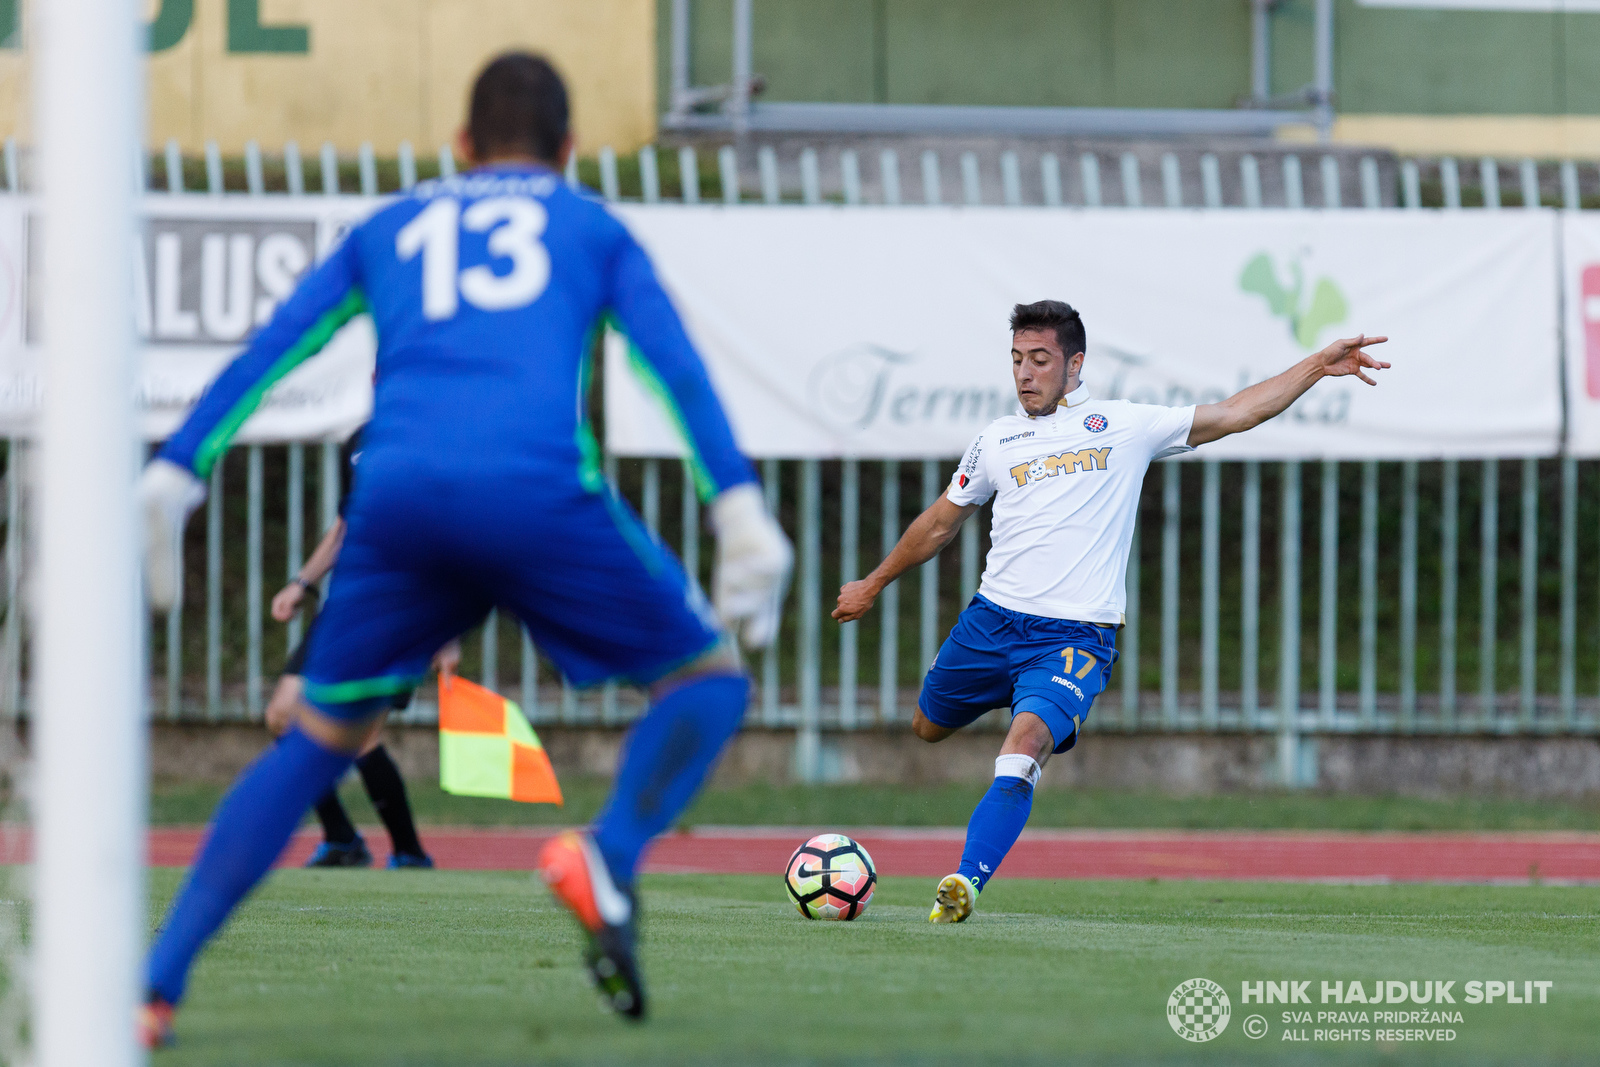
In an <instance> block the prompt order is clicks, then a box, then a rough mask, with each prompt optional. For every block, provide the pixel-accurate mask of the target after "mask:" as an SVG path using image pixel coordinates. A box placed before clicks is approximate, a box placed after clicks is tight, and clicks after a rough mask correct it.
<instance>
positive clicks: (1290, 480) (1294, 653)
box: [1278, 459, 1300, 788]
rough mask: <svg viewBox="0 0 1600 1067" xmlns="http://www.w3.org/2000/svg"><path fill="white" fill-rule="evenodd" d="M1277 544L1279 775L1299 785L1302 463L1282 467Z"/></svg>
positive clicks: (1284, 779) (1296, 461)
mask: <svg viewBox="0 0 1600 1067" xmlns="http://www.w3.org/2000/svg"><path fill="white" fill-rule="evenodd" d="M1280 506H1281V515H1280V517H1279V522H1280V525H1281V527H1282V529H1281V531H1280V536H1279V541H1278V555H1279V559H1278V574H1279V590H1278V595H1279V605H1280V608H1279V610H1280V612H1281V615H1282V617H1281V618H1280V619H1279V620H1278V622H1279V628H1278V635H1279V636H1278V773H1279V778H1280V781H1281V782H1282V783H1283V784H1284V785H1285V786H1288V787H1291V788H1292V787H1294V786H1297V785H1299V784H1300V775H1299V765H1300V461H1299V460H1294V459H1292V460H1289V461H1287V462H1285V463H1284V464H1283V492H1282V499H1281V501H1280Z"/></svg>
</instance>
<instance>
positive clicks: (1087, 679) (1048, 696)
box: [917, 596, 1117, 752]
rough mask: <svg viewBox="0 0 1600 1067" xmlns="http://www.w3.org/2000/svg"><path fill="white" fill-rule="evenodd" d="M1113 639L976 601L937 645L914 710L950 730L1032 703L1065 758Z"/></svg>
mask: <svg viewBox="0 0 1600 1067" xmlns="http://www.w3.org/2000/svg"><path fill="white" fill-rule="evenodd" d="M1115 635H1116V631H1115V630H1114V629H1113V628H1112V627H1110V626H1097V625H1095V624H1093V623H1087V622H1072V621H1068V620H1066V619H1047V618H1044V617H1042V616H1039V615H1025V614H1023V613H1022V612H1020V611H1011V610H1010V609H1008V608H1003V607H1001V606H1000V605H998V604H996V603H994V602H992V601H989V600H986V599H984V598H983V597H981V596H975V597H973V598H972V603H970V604H968V605H967V608H966V610H965V611H963V612H962V613H961V617H960V618H959V619H957V620H956V625H955V628H954V629H952V630H951V631H950V636H949V637H948V638H946V639H945V642H944V644H943V645H941V646H939V654H938V655H937V656H936V657H934V661H933V666H932V667H931V668H930V669H929V670H928V675H927V677H926V678H924V679H923V680H922V695H921V696H920V697H918V699H917V706H918V707H920V708H921V709H922V714H923V715H924V716H926V717H927V719H928V721H930V722H932V723H935V724H937V725H939V726H944V727H948V728H951V729H956V728H959V727H962V726H966V725H967V724H968V723H970V722H972V721H973V720H975V719H977V718H978V716H980V715H982V714H983V713H984V712H987V711H990V710H992V709H994V708H1003V707H1007V706H1011V707H1013V708H1015V706H1016V704H1017V702H1018V701H1020V700H1021V699H1022V698H1023V697H1028V696H1031V697H1038V698H1040V699H1037V700H1031V701H1029V702H1028V704H1029V706H1028V710H1029V711H1030V712H1033V713H1034V714H1036V715H1038V716H1039V717H1040V718H1041V719H1043V720H1044V722H1045V725H1046V726H1048V727H1050V736H1051V737H1053V738H1054V739H1055V742H1056V748H1055V750H1056V751H1057V752H1065V751H1066V750H1067V749H1069V748H1071V747H1072V746H1073V745H1075V744H1076V743H1077V741H1078V728H1079V727H1080V726H1082V725H1083V722H1084V720H1085V719H1087V718H1088V717H1089V709H1090V707H1091V706H1092V705H1093V704H1094V698H1095V697H1097V696H1099V695H1100V694H1101V693H1103V692H1104V691H1105V688H1106V685H1107V683H1108V682H1110V680H1111V665H1112V664H1113V663H1115V662H1116V661H1117V648H1116V643H1115V641H1116V638H1115Z"/></svg>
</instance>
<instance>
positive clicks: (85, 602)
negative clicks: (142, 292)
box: [12, 0, 148, 1067]
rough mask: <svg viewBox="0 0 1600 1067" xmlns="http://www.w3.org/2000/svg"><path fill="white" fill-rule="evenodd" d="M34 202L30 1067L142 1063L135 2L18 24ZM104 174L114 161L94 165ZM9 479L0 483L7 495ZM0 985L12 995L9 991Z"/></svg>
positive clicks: (89, 2) (61, 8) (40, 14)
mask: <svg viewBox="0 0 1600 1067" xmlns="http://www.w3.org/2000/svg"><path fill="white" fill-rule="evenodd" d="M33 14H34V18H35V20H36V21H35V25H36V27H37V29H38V43H37V45H36V47H35V50H34V57H33V62H34V68H33V70H34V74H33V80H34V100H35V105H36V110H35V126H34V128H35V129H36V130H37V131H38V132H39V138H40V175H41V179H42V181H41V185H42V188H43V194H44V201H43V205H42V206H43V216H44V218H46V219H48V220H49V222H48V225H46V226H45V227H44V228H43V233H42V239H43V252H44V264H45V274H44V277H45V279H47V284H46V285H45V287H44V290H43V301H44V303H43V312H44V315H43V319H44V332H43V336H44V337H45V338H47V345H48V357H49V358H48V359H47V360H46V361H45V362H44V367H45V383H44V403H43V411H42V416H41V426H40V430H41V438H42V440H43V447H42V450H41V466H40V475H41V477H40V486H41V493H42V496H41V501H40V503H41V510H40V519H39V541H38V544H39V586H38V601H37V603H38V604H39V606H40V615H39V642H38V659H37V661H36V664H37V670H38V678H39V705H38V713H37V715H36V716H35V718H34V730H35V731H36V732H35V733H34V735H33V740H34V743H35V745H36V747H35V750H34V752H35V756H34V759H35V764H34V773H33V793H32V798H31V799H32V805H31V806H32V809H33V813H34V820H35V821H34V828H35V831H36V835H37V836H36V837H35V839H34V840H35V848H36V852H35V854H34V871H33V875H34V877H33V899H34V906H35V911H34V916H33V927H32V933H33V945H32V949H33V951H32V953H31V964H32V966H31V978H32V981H31V982H30V986H31V990H32V1006H33V1017H32V1037H33V1042H34V1047H33V1052H34V1054H35V1056H36V1057H37V1059H36V1060H35V1061H34V1062H36V1063H38V1064H39V1065H40V1067H69V1065H71V1067H77V1065H80V1064H94V1065H95V1067H133V1065H134V1064H139V1063H143V1062H144V1056H143V1055H142V1053H140V1052H139V1051H138V1050H137V1049H136V1048H135V1044H134V1034H133V1027H132V1025H131V1022H132V1019H133V1013H134V1010H135V1006H136V1005H137V1003H138V1001H139V995H140V993H141V991H142V990H141V983H140V974H139V957H140V950H141V948H142V946H143V942H144V934H145V930H146V929H147V921H146V907H147V903H146V901H145V897H144V877H143V862H144V826H145V797H146V787H147V784H148V783H147V777H146V775H147V765H146V758H145V752H146V738H145V717H146V712H147V710H148V709H147V707H146V701H145V697H144V695H143V694H142V692H141V690H142V686H141V684H140V679H141V678H142V677H143V673H144V672H143V669H142V667H141V664H142V662H143V655H142V653H143V649H142V648H141V640H140V636H141V632H142V625H141V623H142V620H143V618H144V615H143V606H142V604H140V602H139V578H138V566H137V561H136V553H137V545H138V543H139V533H138V528H137V526H136V524H135V520H134V495H133V475H134V472H135V470H136V469H137V464H138V455H139V453H138V450H137V447H136V444H135V433H136V429H135V423H134V412H133V404H132V401H131V398H132V397H133V395H134V381H133V370H132V368H133V367H134V366H135V359H134V355H135V350H134V337H133V319H132V315H131V314H130V310H131V309H130V306H129V304H130V301H129V295H128V294H129V293H130V292H132V277H131V274H130V272H131V270H132V264H131V261H130V259H129V257H128V256H127V255H125V254H124V255H111V254H108V252H107V250H108V249H116V250H122V249H127V248H129V247H130V246H131V244H132V241H133V234H134V222H133V220H134V201H133V191H132V189H131V188H130V183H129V181H128V172H127V170H126V165H127V164H126V160H128V159H130V158H131V157H132V156H133V154H134V152H135V151H136V150H137V148H138V141H139V138H138V133H137V131H138V130H139V129H140V119H141V116H142V114H143V88H142V80H141V78H142V70H143V66H142V56H141V55H140V51H141V49H140V46H141V44H142V43H143V37H144V34H143V31H142V28H141V26H140V23H139V16H140V9H139V8H138V7H137V6H136V5H133V4H104V3H99V2H96V0H51V2H50V3H47V4H39V5H36V6H35V7H34V9H33ZM107 160H116V161H118V165H117V166H107V165H106V161H107ZM19 474H20V471H13V472H12V476H13V477H14V478H15V477H17V476H18V475H19ZM13 980H19V979H18V978H17V977H16V976H13Z"/></svg>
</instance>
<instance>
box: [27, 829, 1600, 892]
mask: <svg viewBox="0 0 1600 1067" xmlns="http://www.w3.org/2000/svg"><path fill="white" fill-rule="evenodd" d="M816 832H818V830H816V829H808V828H792V829H791V828H783V827H701V828H699V829H697V830H695V831H693V832H691V833H678V834H668V835H666V836H665V837H663V838H661V840H660V841H658V842H657V843H656V845H655V847H654V848H653V849H652V851H651V852H650V855H649V858H648V862H647V864H646V869H648V870H651V871H659V872H678V873H695V872H699V873H712V874H770V875H774V876H776V875H777V874H778V873H779V872H781V871H782V870H783V868H784V865H785V863H786V862H787V861H788V859H789V855H790V853H791V852H792V851H793V850H794V848H795V846H797V845H798V844H799V843H800V842H801V841H803V840H805V839H806V838H807V837H808V836H810V835H811V834H812V833H816ZM551 833H552V831H550V830H545V829H540V830H516V829H495V830H474V829H453V828H452V829H445V828H431V829H425V830H424V831H423V838H424V841H425V843H426V845H427V847H428V850H429V851H430V852H431V853H432V854H433V858H434V860H435V861H436V862H437V863H438V865H439V866H440V867H443V868H448V869H453V870H531V869H532V867H533V862H534V857H535V856H536V855H537V853H538V850H539V846H540V845H541V844H542V843H543V842H544V841H545V840H547V839H548V838H549V836H550V834H551ZM201 834H202V831H201V830H200V829H198V828H192V827H184V828H160V829H156V830H154V831H152V832H151V834H150V863H151V864H152V865H153V866H162V867H167V866H184V865H186V864H188V862H189V861H190V859H191V858H192V857H193V855H194V852H195V849H196V847H197V845H198V844H199V841H200V838H201ZM365 835H366V838H367V842H368V844H369V845H371V846H372V847H373V848H374V850H375V852H376V853H377V857H376V858H377V862H379V863H380V864H381V863H383V862H384V860H385V859H386V858H387V853H386V852H385V851H384V849H385V848H386V847H387V841H386V838H385V835H384V832H383V830H382V829H381V828H376V827H374V828H370V829H367V830H366V831H365ZM854 835H855V837H856V838H857V840H859V841H860V842H861V843H862V844H863V845H864V846H865V847H866V848H867V850H868V851H869V852H871V853H872V857H873V859H874V860H875V861H876V863H877V865H878V869H879V871H881V872H882V873H883V874H886V875H890V876H893V875H912V876H916V877H932V878H937V877H940V876H942V875H945V874H949V873H950V872H951V871H953V870H955V868H956V866H957V863H958V861H959V858H960V855H961V842H962V837H963V831H961V830H958V829H937V830H910V829H862V830H858V831H855V832H854ZM0 837H3V840H0V861H3V862H7V863H14V862H19V861H25V859H26V857H27V854H28V851H29V848H28V845H29V842H28V840H27V837H26V834H25V833H24V832H22V831H20V830H14V831H12V832H10V833H6V834H4V835H0ZM316 843H317V836H316V834H315V833H314V832H302V833H301V834H299V835H297V836H296V837H295V839H294V841H293V842H291V844H290V846H289V848H288V849H287V850H286V851H285V853H284V855H283V857H282V858H281V859H280V861H279V863H280V864H281V865H286V866H297V865H299V864H301V863H303V862H305V859H306V857H307V856H309V855H310V854H311V850H312V848H314V847H315V845H316ZM1005 874H1006V875H1008V876H1009V877H1012V878H1163V879H1177V878H1219V879H1264V880H1272V881H1334V882H1524V883H1526V882H1528V881H1530V880H1539V881H1544V882H1557V883H1571V882H1581V883H1593V884H1600V834H1592V833H1503V834H1356V833H1295V832H1286V831H1256V832H1248V831H1246V832H1215V831H1139V830H1038V831H1030V832H1026V833H1024V834H1023V835H1022V839H1021V840H1020V841H1018V842H1017V846H1016V848H1014V849H1013V850H1012V851H1011V854H1010V855H1009V856H1008V857H1007V858H1006V865H1005Z"/></svg>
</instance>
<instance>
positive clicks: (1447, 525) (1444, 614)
mask: <svg viewBox="0 0 1600 1067" xmlns="http://www.w3.org/2000/svg"><path fill="white" fill-rule="evenodd" d="M1439 467H1440V471H1439V480H1440V483H1441V484H1440V497H1439V717H1440V719H1441V720H1442V721H1443V723H1444V725H1445V728H1446V729H1447V730H1449V729H1454V728H1455V721H1456V582H1457V580H1458V575H1457V571H1458V569H1459V566H1458V562H1457V559H1458V557H1457V553H1458V552H1459V551H1460V540H1461V539H1460V535H1459V533H1458V530H1457V527H1458V525H1459V522H1460V511H1461V505H1460V501H1461V462H1460V460H1454V459H1447V460H1445V461H1444V462H1443V463H1441V464H1440V465H1439Z"/></svg>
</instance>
